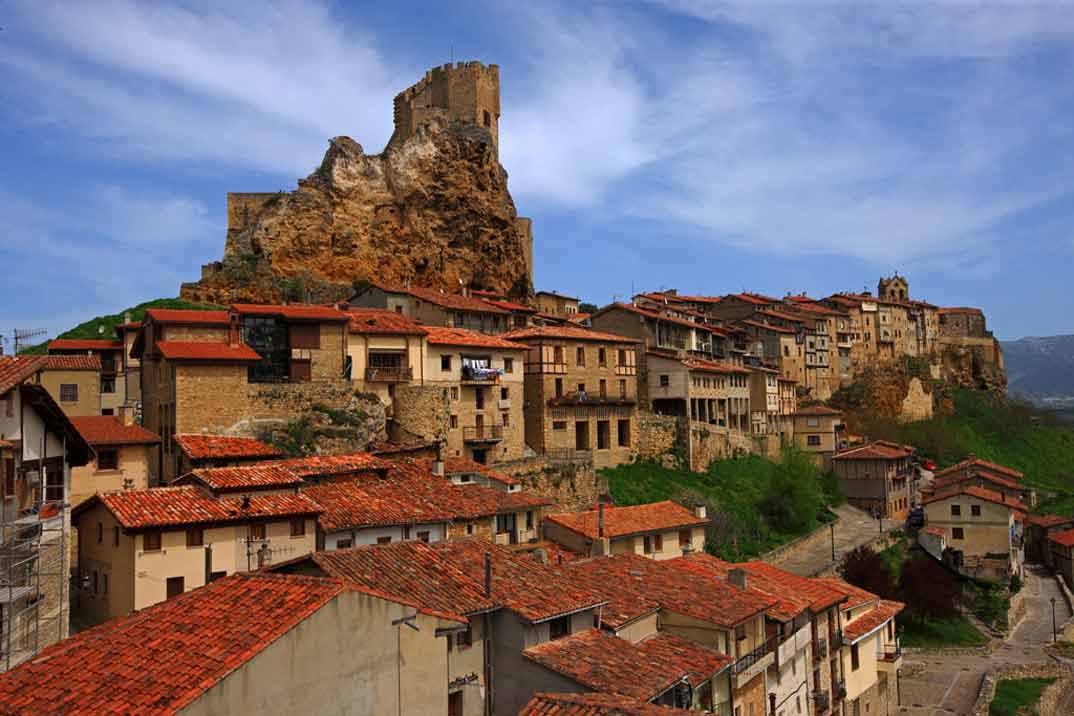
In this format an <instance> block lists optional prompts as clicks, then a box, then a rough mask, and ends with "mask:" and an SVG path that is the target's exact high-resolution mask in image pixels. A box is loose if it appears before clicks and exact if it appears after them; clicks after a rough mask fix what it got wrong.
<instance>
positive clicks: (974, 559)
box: [921, 484, 1026, 582]
mask: <svg viewBox="0 0 1074 716" xmlns="http://www.w3.org/2000/svg"><path fill="white" fill-rule="evenodd" d="M921 503H922V505H923V506H924V508H925V522H926V524H927V525H928V526H929V527H933V528H940V529H943V530H944V536H945V541H946V544H947V547H948V549H947V551H946V552H945V554H944V561H945V562H946V563H948V564H949V566H951V567H953V568H955V569H957V570H958V571H959V572H961V573H962V574H965V575H967V576H969V577H973V578H974V579H983V580H989V581H998V582H1006V581H1007V580H1008V579H1010V578H1011V577H1012V576H1014V575H1017V576H1018V577H1022V576H1023V562H1024V561H1025V554H1024V550H1023V540H1022V529H1023V522H1024V520H1025V514H1026V506H1025V504H1024V503H1023V502H1021V501H1020V500H1017V499H1012V498H1009V497H1006V496H1005V495H1003V494H1001V493H999V492H995V491H994V490H989V489H986V488H983V487H977V486H975V485H967V484H960V485H956V486H953V487H952V488H950V489H949V490H947V491H945V492H936V493H934V494H932V495H930V496H929V497H926V498H924V499H923V500H922V501H921Z"/></svg>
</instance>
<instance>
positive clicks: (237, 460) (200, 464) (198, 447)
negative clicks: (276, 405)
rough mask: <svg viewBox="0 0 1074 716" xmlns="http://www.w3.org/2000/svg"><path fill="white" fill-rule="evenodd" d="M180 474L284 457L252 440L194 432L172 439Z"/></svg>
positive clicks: (260, 442) (263, 444)
mask: <svg viewBox="0 0 1074 716" xmlns="http://www.w3.org/2000/svg"><path fill="white" fill-rule="evenodd" d="M174 439H175V444H176V446H177V447H178V448H179V470H178V472H179V474H180V475H185V474H187V473H188V472H190V471H191V470H198V469H201V468H208V467H237V466H239V465H250V464H253V463H257V462H262V461H264V460H272V459H274V458H280V457H283V453H281V452H280V451H279V450H278V449H276V448H274V447H272V446H271V445H268V444H266V443H264V442H262V441H260V440H257V439H255V438H246V437H240V436H232V435H206V434H203V433H193V434H184V435H176V436H175V438H174Z"/></svg>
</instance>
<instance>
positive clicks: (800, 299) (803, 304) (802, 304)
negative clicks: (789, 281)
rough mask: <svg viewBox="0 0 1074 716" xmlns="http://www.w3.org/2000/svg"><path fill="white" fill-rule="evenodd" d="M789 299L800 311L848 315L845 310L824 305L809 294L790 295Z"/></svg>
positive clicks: (826, 314) (828, 314)
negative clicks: (837, 309)
mask: <svg viewBox="0 0 1074 716" xmlns="http://www.w3.org/2000/svg"><path fill="white" fill-rule="evenodd" d="M787 300H788V301H791V302H792V303H793V306H794V308H795V309H798V310H800V311H806V312H808V313H818V314H821V315H825V316H846V315H847V313H846V312H845V311H836V310H835V309H833V308H828V307H827V306H822V305H821V304H819V303H817V302H816V301H814V300H813V299H812V298H809V297H808V296H788V297H787Z"/></svg>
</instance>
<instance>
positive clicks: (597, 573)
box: [548, 557, 660, 629]
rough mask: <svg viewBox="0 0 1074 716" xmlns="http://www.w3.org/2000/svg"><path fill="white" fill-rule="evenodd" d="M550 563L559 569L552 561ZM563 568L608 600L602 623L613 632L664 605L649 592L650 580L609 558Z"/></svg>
mask: <svg viewBox="0 0 1074 716" xmlns="http://www.w3.org/2000/svg"><path fill="white" fill-rule="evenodd" d="M548 561H549V564H552V565H558V561H557V560H553V559H551V557H550V558H549V560H548ZM559 566H560V569H561V570H562V572H563V574H566V575H568V576H570V578H571V579H572V580H573V581H575V582H576V583H578V584H582V585H585V587H586V588H588V589H591V590H592V591H593V592H594V593H596V594H599V595H600V596H601V597H602V598H604V599H605V600H607V602H608V603H607V605H605V606H604V608H603V609H602V610H601V621H602V622H603V623H604V624H607V625H608V626H609V627H611V628H612V629H622V628H623V627H625V626H627V625H628V624H630V623H631V622H633V621H634V620H635V619H640V618H642V617H644V616H647V615H649V614H652V613H653V612H656V611H659V609H660V601H659V600H658V599H657V598H656V596H655V595H653V594H651V593H650V592H649V585H648V583H647V580H646V579H645V578H644V577H643V576H642V575H641V574H638V575H637V576H635V575H631V574H630V572H629V570H625V569H622V568H621V567H622V565H619V564H616V563H614V562H612V561H610V560H609V558H606V557H589V558H584V559H573V560H569V561H567V562H565V563H564V564H562V565H559Z"/></svg>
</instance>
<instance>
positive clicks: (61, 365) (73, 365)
mask: <svg viewBox="0 0 1074 716" xmlns="http://www.w3.org/2000/svg"><path fill="white" fill-rule="evenodd" d="M45 370H95V371H99V370H101V357H100V356H99V355H97V354H94V355H62V354H50V355H47V356H45Z"/></svg>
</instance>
